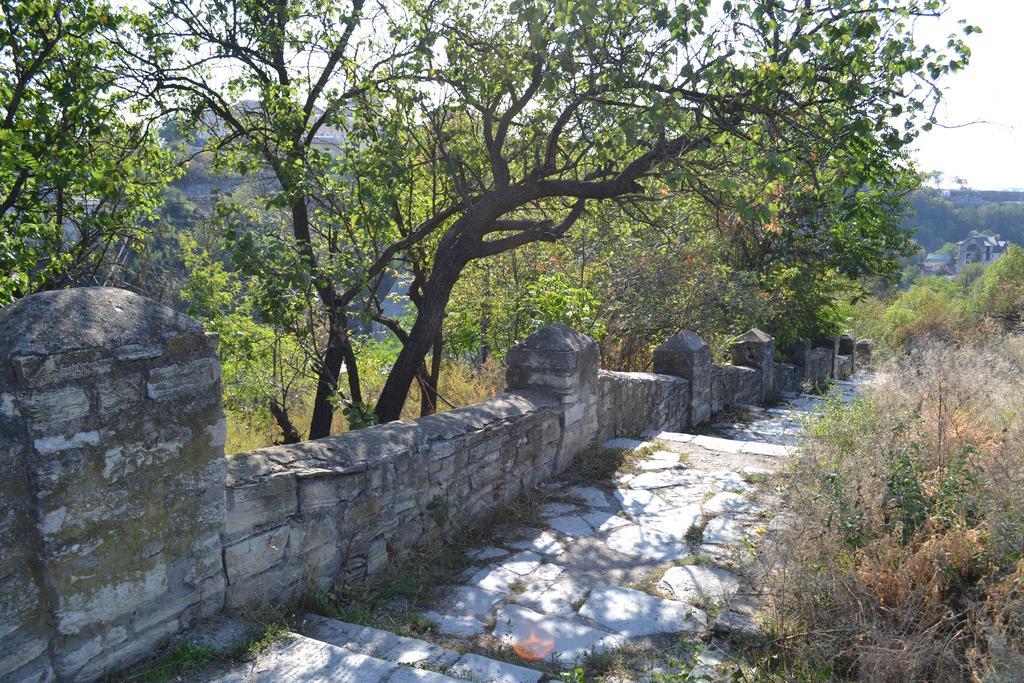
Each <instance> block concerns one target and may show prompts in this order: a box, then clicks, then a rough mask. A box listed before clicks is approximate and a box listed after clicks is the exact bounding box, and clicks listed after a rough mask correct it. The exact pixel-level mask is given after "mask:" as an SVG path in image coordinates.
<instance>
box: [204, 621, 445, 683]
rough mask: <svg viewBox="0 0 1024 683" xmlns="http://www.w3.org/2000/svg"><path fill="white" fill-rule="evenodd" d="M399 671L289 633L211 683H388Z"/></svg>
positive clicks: (367, 657)
mask: <svg viewBox="0 0 1024 683" xmlns="http://www.w3.org/2000/svg"><path fill="white" fill-rule="evenodd" d="M399 668H400V667H399V666H398V665H397V664H395V663H394V662H388V661H385V660H383V659H377V658H376V657H370V656H367V655H362V654H358V653H355V652H352V651H351V650H346V649H345V648H341V647H337V646H336V645H331V644H330V643H325V642H322V641H319V640H314V639H313V638H307V637H306V636H303V635H299V634H298V633H288V634H287V635H285V636H284V637H283V638H281V640H279V641H277V642H275V643H273V644H272V645H271V646H270V647H268V648H267V649H266V650H264V651H263V652H261V653H260V654H259V655H258V656H257V657H256V658H255V659H253V660H251V661H247V662H243V663H241V664H238V665H236V666H234V667H232V668H231V670H230V671H228V672H227V673H224V674H221V675H219V676H217V677H216V678H214V679H212V681H211V683H276V682H277V681H301V682H302V683H321V682H323V683H327V682H328V681H330V682H331V683H385V681H388V680H391V677H392V674H395V673H397V672H398V670H399ZM408 680H414V679H408ZM440 680H441V681H444V680H445V679H440ZM449 680H450V679H449Z"/></svg>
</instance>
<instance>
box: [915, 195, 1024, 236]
mask: <svg viewBox="0 0 1024 683" xmlns="http://www.w3.org/2000/svg"><path fill="white" fill-rule="evenodd" d="M953 192H957V191H953ZM965 194H966V193H965ZM992 194H995V193H992ZM1005 195H1006V196H1000V195H999V194H996V195H995V196H994V197H988V196H986V193H979V195H978V196H977V197H976V198H974V197H972V198H971V199H973V201H969V202H963V201H958V202H956V203H954V202H953V201H951V200H950V199H949V198H947V197H944V196H943V194H942V192H941V191H939V190H935V189H932V188H921V189H918V190H915V191H914V192H912V193H911V194H910V196H909V197H908V203H909V214H908V216H907V218H906V220H905V222H904V226H905V227H906V228H907V229H909V230H912V231H913V233H914V240H915V241H916V242H917V243H918V244H920V245H921V246H922V247H923V248H924V249H926V250H927V251H938V250H940V249H941V248H942V247H943V245H945V244H948V243H953V244H955V243H957V242H959V241H960V240H964V239H967V238H968V237H971V236H972V235H974V234H985V235H1000V236H1001V237H1002V238H1003V239H1005V240H1009V241H1010V242H1013V243H1015V244H1024V201H1022V199H1021V197H1020V196H1019V195H1018V194H1015V193H1005Z"/></svg>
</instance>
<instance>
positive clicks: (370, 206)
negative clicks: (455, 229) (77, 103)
mask: <svg viewBox="0 0 1024 683" xmlns="http://www.w3.org/2000/svg"><path fill="white" fill-rule="evenodd" d="M397 9H398V8H397V6H393V5H390V6H389V5H388V3H382V4H380V5H377V4H374V3H372V2H370V3H367V2H365V0H352V1H351V2H347V1H341V0H338V1H334V0H328V1H326V2H320V1H311V0H276V1H272V2H252V1H251V0H215V1H213V2H203V3H196V2H179V1H178V0H153V2H152V6H151V11H150V13H149V16H148V18H147V20H146V21H142V22H139V23H138V33H137V37H138V39H139V40H140V42H141V44H142V47H140V48H138V49H137V50H136V52H138V53H139V54H141V55H142V58H141V63H140V64H139V65H138V67H137V74H138V77H139V81H140V83H152V84H153V86H152V93H151V94H152V95H153V96H154V97H156V98H158V99H160V100H161V101H162V104H163V108H164V110H165V111H168V112H174V111H177V112H178V113H179V115H180V116H181V118H182V120H181V126H182V127H184V128H186V129H188V130H189V131H190V134H192V135H195V136H199V137H201V138H204V139H205V140H207V142H208V145H209V147H210V148H211V149H212V150H213V151H214V153H215V158H216V161H215V165H216V166H217V167H219V168H222V169H230V170H233V171H235V172H238V173H249V174H263V175H264V176H266V177H265V182H264V183H263V187H262V188H261V189H262V193H261V194H262V195H263V196H264V201H263V202H261V206H253V205H251V204H250V205H247V206H244V205H240V204H238V203H235V204H232V203H225V204H223V205H222V206H221V212H220V217H221V218H222V219H223V221H224V222H225V223H226V224H227V225H228V226H229V227H228V237H229V242H231V245H230V247H231V248H232V249H233V251H234V252H235V257H236V261H237V264H238V266H239V268H240V269H241V270H242V271H243V273H244V274H245V275H246V276H247V277H248V278H249V279H250V282H251V285H252V286H253V287H254V289H255V292H254V303H255V305H256V306H257V307H258V310H259V312H260V313H261V314H262V315H263V316H265V317H266V318H267V319H268V320H271V321H273V322H274V323H275V324H277V325H278V326H280V327H285V328H293V329H302V330H303V331H302V332H301V336H300V341H301V342H302V343H303V344H304V345H305V346H306V348H307V351H308V352H309V353H310V354H311V355H312V356H313V358H314V361H315V363H314V364H315V368H316V373H317V390H316V397H315V400H314V406H313V415H312V418H311V424H310V430H309V434H310V438H318V437H321V436H326V435H327V434H328V433H329V431H330V425H331V418H332V415H333V411H334V405H335V398H336V394H337V393H338V390H339V388H338V380H339V375H340V373H341V369H342V367H343V366H344V368H345V370H346V373H345V374H346V377H347V380H348V396H347V397H343V400H344V401H345V402H346V403H347V404H348V406H349V409H350V410H352V411H354V412H355V413H361V412H366V411H365V409H364V408H363V396H362V388H361V385H360V380H359V366H358V360H357V358H356V355H355V352H354V350H353V343H352V338H351V334H350V329H349V328H350V322H351V321H350V317H351V315H352V313H353V306H354V303H355V302H356V301H357V300H358V299H359V298H360V297H363V296H365V295H366V293H367V291H374V288H373V287H372V286H371V284H370V283H371V282H372V281H373V280H374V279H375V278H377V279H379V278H380V277H382V276H383V275H384V274H385V273H386V271H387V270H388V268H389V267H390V265H391V260H392V259H393V257H394V254H395V253H396V252H397V251H398V250H399V249H400V248H401V247H403V246H407V245H408V244H411V243H412V242H413V241H414V240H411V239H409V238H408V237H407V236H404V235H403V234H401V229H400V228H399V227H397V226H396V225H395V223H394V221H393V220H392V218H391V212H392V210H393V204H394V202H396V201H397V199H396V198H395V197H394V196H389V194H388V191H389V190H390V189H391V188H400V187H401V186H402V185H401V179H400V178H397V177H395V178H391V179H390V180H393V181H398V183H397V184H389V183H388V180H386V179H385V178H384V177H383V176H385V175H387V174H388V172H389V170H396V171H398V165H396V164H392V165H391V167H390V168H389V167H388V165H387V163H386V160H387V158H388V157H391V158H392V159H393V158H396V157H398V156H399V155H401V153H402V150H401V149H400V148H398V147H397V146H396V140H397V138H396V137H395V136H394V135H391V136H389V135H388V133H395V132H397V131H396V130H395V129H394V128H393V127H391V125H392V124H393V123H394V122H397V121H399V120H401V113H402V111H403V107H404V106H407V104H408V103H407V101H405V98H404V96H403V93H402V92H401V90H396V89H389V86H390V85H391V84H393V83H396V82H398V81H399V80H400V75H401V74H402V73H403V71H402V69H403V68H405V67H406V66H408V65H409V63H414V61H415V60H414V57H415V54H416V45H417V36H416V34H415V29H416V28H417V25H416V24H415V23H414V22H413V23H410V22H405V21H402V20H400V19H402V18H396V19H395V20H392V19H391V18H389V17H388V16H387V14H386V11H388V10H390V11H396V10H397ZM375 22H376V23H375ZM373 25H377V26H383V27H384V30H383V36H381V38H380V39H379V40H378V39H377V38H376V37H375V36H373V35H367V31H368V30H370V29H369V28H368V27H370V26H373ZM389 28H391V29H393V30H390V31H389V30H388V29H389ZM247 97H251V98H254V99H246V98H247ZM385 102H387V103H388V104H389V105H391V108H390V109H387V108H385V107H384V106H383V104H384V103H385ZM382 150H383V151H382ZM382 159H384V160H385V162H384V163H377V162H380V161H381V160H382ZM372 164H376V165H372ZM374 180H375V182H374ZM392 194H393V193H392ZM436 220H437V221H438V222H440V221H441V220H443V216H441V217H438V218H437V219H436ZM280 226H286V227H287V230H286V231H284V232H283V231H282V230H280V229H279V227H280ZM422 232H423V230H421V233H422Z"/></svg>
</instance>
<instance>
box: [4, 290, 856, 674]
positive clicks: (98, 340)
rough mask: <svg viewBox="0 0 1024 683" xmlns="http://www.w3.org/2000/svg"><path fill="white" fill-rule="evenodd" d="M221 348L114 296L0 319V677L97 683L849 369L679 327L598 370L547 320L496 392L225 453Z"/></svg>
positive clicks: (163, 312) (515, 354) (65, 297)
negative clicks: (210, 623)
mask: <svg viewBox="0 0 1024 683" xmlns="http://www.w3.org/2000/svg"><path fill="white" fill-rule="evenodd" d="M215 341H216V340H215V339H213V338H211V337H210V336H208V335H205V334H203V331H202V329H201V327H200V326H199V325H198V324H197V323H195V322H194V321H192V320H191V319H189V318H187V317H185V316H182V315H179V314H176V313H174V312H173V311H171V310H170V309H168V308H166V307H163V306H160V305H158V304H156V303H155V302H152V301H149V300H147V299H144V298H142V297H139V296H137V295H134V294H130V293H128V292H125V291H122V290H113V289H104V288H86V289H78V290H70V291H64V292H53V293H46V294H40V295H35V296H32V297H28V298H26V299H24V300H22V301H20V302H19V303H17V304H14V305H12V306H9V307H7V308H5V309H3V310H2V311H0V465H3V467H4V470H3V472H4V475H3V476H2V477H0V495H3V500H4V503H5V505H4V511H3V516H2V518H0V597H2V600H0V681H7V680H16V681H22V680H52V679H55V678H56V679H63V680H83V681H89V680H94V679H96V678H99V677H102V676H103V675H105V674H106V673H107V672H109V671H111V670H113V669H116V668H118V667H121V666H125V665H128V664H130V663H132V662H133V661H136V660H138V659H140V658H141V657H144V656H146V655H147V654H149V653H150V652H151V651H152V650H153V649H154V648H155V646H156V645H157V644H158V643H159V642H160V641H162V640H163V639H165V638H166V637H168V636H170V635H171V634H173V633H176V632H178V631H180V630H181V629H184V628H186V627H187V626H188V625H189V624H190V623H192V622H193V621H194V620H195V619H197V618H199V617H201V616H203V615H208V614H212V613H215V612H218V611H221V610H223V609H236V608H240V607H242V606H246V605H252V604H264V603H267V602H268V601H276V600H280V601H288V600H292V599H294V598H296V597H298V596H299V595H300V594H301V593H303V592H304V591H307V590H309V589H311V588H313V587H316V586H320V587H326V586H328V585H330V584H331V583H333V582H335V581H337V580H338V579H339V578H353V577H363V576H366V575H368V574H371V573H373V572H375V571H378V570H379V569H381V568H382V567H384V566H385V565H386V564H387V562H388V561H389V559H390V558H393V557H395V556H396V555H398V554H401V553H402V552H403V551H405V550H407V549H409V548H411V547H413V546H415V545H417V544H420V543H423V542H425V541H430V540H431V539H436V538H439V537H441V536H444V535H447V534H450V533H453V532H455V531H456V530H457V529H459V528H460V527H461V526H462V525H464V524H466V523H469V522H472V521H474V520H479V519H480V518H481V516H483V515H485V514H486V513H487V512H488V511H489V510H492V509H494V508H495V507H496V506H498V505H500V504H502V503H504V502H507V501H510V500H512V499H513V498H515V497H516V496H517V495H518V494H519V493H520V492H521V491H523V490H524V489H528V488H531V487H534V486H536V485H538V484H539V483H541V482H543V481H544V480H546V479H549V478H551V477H553V476H555V475H557V474H558V473H559V472H561V471H563V470H564V469H565V468H567V467H568V466H570V465H571V464H572V462H573V459H574V458H575V457H576V456H577V455H578V454H579V453H580V452H582V451H583V450H584V449H586V448H588V447H590V446H591V445H592V444H594V443H598V442H600V441H602V440H604V439H607V438H611V437H618V436H633V435H637V434H639V433H641V432H643V431H645V430H647V429H657V430H666V431H683V430H686V429H688V428H690V427H694V426H697V425H700V424H702V423H705V422H707V421H708V420H710V419H711V418H712V415H713V414H714V413H716V412H721V411H723V410H728V409H732V408H736V407H739V406H743V405H748V404H759V403H762V404H763V403H767V402H770V401H771V400H772V398H773V396H774V394H775V393H776V392H777V391H779V390H796V389H797V388H799V386H800V385H804V386H806V385H808V384H809V383H810V384H816V383H820V382H822V381H824V380H825V379H826V378H828V377H830V376H832V375H833V373H834V368H840V369H839V370H838V371H839V372H841V373H845V372H847V371H848V370H847V368H848V367H851V366H852V364H851V365H850V366H848V365H847V363H846V362H845V361H842V360H840V361H838V364H837V360H836V354H835V353H834V352H833V351H832V349H831V348H829V349H821V348H813V347H812V346H811V345H810V344H807V345H806V346H805V347H803V350H802V351H800V352H799V353H791V354H790V355H791V356H793V357H794V362H793V364H791V365H783V364H779V363H776V362H775V361H774V357H773V356H774V339H772V338H771V337H770V336H769V335H767V334H765V333H763V332H760V331H758V330H752V331H751V332H750V333H748V334H747V335H744V337H743V338H742V339H741V340H740V343H739V344H738V345H737V348H736V349H735V351H734V361H735V362H736V363H737V364H736V365H712V363H711V356H710V349H709V347H708V346H707V344H706V343H705V342H704V341H703V340H702V339H700V337H698V336H697V335H695V334H693V333H692V332H680V333H679V334H677V335H674V336H673V337H672V338H670V339H669V340H668V341H667V342H666V343H665V344H663V345H662V346H661V347H659V348H658V349H657V350H656V351H655V354H654V366H655V370H656V371H657V373H656V374H655V373H622V372H606V371H599V370H598V353H597V345H596V344H595V343H594V342H593V340H591V339H589V338H588V337H586V336H584V335H581V334H579V333H577V332H574V331H572V330H570V329H568V328H566V327H564V326H561V325H551V326H549V327H546V328H544V329H542V330H540V331H539V332H537V333H536V334H534V335H532V336H530V337H529V338H528V339H527V340H525V341H524V342H523V343H522V344H521V345H519V346H518V347H516V348H515V349H512V350H510V351H509V352H508V355H507V365H508V372H507V384H508V390H507V391H506V392H505V393H503V394H502V395H500V396H497V397H495V398H493V399H490V400H487V401H483V402H481V403H478V404H476V405H473V406H470V407H467V408H461V409H458V410H453V411H451V412H447V413H442V414H439V415H434V416H430V417H426V418H421V419H417V420H407V421H399V422H394V423H391V424H388V425H383V426H379V427H372V428H368V429H363V430H359V431H356V432H349V433H345V434H340V435H337V436H332V437H328V438H324V439H319V440H316V441H308V442H304V443H300V444H295V445H289V446H277V447H272V448H264V449H260V450H256V451H252V452H248V453H237V454H234V455H230V456H227V457H224V452H223V450H224V438H225V422H224V419H223V412H222V407H221V394H220V366H219V363H218V360H217V357H216V344H215ZM846 346H847V347H848V346H849V342H848V341H847V342H846Z"/></svg>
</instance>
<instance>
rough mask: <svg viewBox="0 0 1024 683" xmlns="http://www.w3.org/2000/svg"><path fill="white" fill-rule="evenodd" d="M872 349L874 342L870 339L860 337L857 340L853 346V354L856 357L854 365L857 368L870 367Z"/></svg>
mask: <svg viewBox="0 0 1024 683" xmlns="http://www.w3.org/2000/svg"><path fill="white" fill-rule="evenodd" d="M873 350H874V344H872V342H871V340H870V339H861V340H860V341H858V342H857V345H856V346H855V347H854V356H855V357H856V366H857V367H859V368H870V367H871V354H872V351H873Z"/></svg>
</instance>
